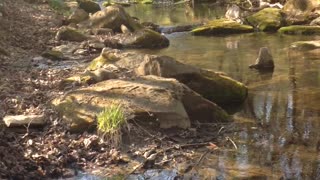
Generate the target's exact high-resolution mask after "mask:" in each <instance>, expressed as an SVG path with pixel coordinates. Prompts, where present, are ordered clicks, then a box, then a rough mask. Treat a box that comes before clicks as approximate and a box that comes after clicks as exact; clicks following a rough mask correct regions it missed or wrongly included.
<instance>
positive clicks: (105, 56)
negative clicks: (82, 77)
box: [87, 48, 120, 71]
mask: <svg viewBox="0 0 320 180" xmlns="http://www.w3.org/2000/svg"><path fill="white" fill-rule="evenodd" d="M115 51H117V50H115ZM118 60H120V58H119V57H118V56H117V55H116V52H114V51H110V49H109V48H103V49H102V51H101V54H100V55H99V56H98V57H97V58H95V59H93V60H92V61H91V63H90V64H89V66H88V67H87V69H88V70H89V71H94V70H97V69H99V68H101V67H103V66H104V65H105V64H109V63H114V62H116V61H118Z"/></svg>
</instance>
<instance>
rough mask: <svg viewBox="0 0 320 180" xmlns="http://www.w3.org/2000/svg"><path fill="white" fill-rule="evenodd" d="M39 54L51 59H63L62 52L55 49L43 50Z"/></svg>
mask: <svg viewBox="0 0 320 180" xmlns="http://www.w3.org/2000/svg"><path fill="white" fill-rule="evenodd" d="M41 56H42V57H44V58H48V59H51V60H63V59H64V56H63V53H62V52H60V51H55V50H48V51H45V52H43V53H42V54H41Z"/></svg>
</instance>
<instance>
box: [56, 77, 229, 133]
mask: <svg viewBox="0 0 320 180" xmlns="http://www.w3.org/2000/svg"><path fill="white" fill-rule="evenodd" d="M84 92H85V93H84ZM112 103H120V104H121V105H122V106H123V107H125V108H124V109H125V114H127V115H128V116H126V117H128V120H129V119H131V118H135V119H136V120H141V121H143V122H146V123H149V122H155V121H154V120H157V121H156V122H158V123H159V127H160V128H172V127H179V128H188V127H190V124H191V122H195V121H199V122H226V121H228V120H229V116H228V115H227V113H226V112H225V111H224V110H222V109H221V108H220V107H218V106H217V105H215V104H214V103H212V102H210V101H208V100H206V99H204V98H202V97H201V96H200V95H199V94H197V93H195V92H194V91H192V90H191V89H189V88H188V87H186V86H184V85H183V84H181V83H179V82H178V81H176V80H175V79H165V78H160V77H156V76H145V77H139V78H134V79H132V78H131V79H122V80H108V81H103V82H100V83H97V84H95V85H93V86H90V87H87V88H80V89H78V90H75V91H71V92H69V93H68V94H66V95H65V96H64V97H62V98H59V99H55V100H53V101H52V104H53V105H54V106H55V107H56V109H57V110H58V111H59V112H60V113H61V114H62V115H63V117H64V120H65V121H66V122H67V123H68V124H69V125H70V130H71V131H72V132H83V131H85V130H87V129H89V128H90V127H93V126H94V122H95V117H96V115H97V114H98V113H99V112H100V111H102V110H103V109H104V108H105V107H107V106H109V105H110V104H112ZM204 115H205V116H204ZM156 124H157V123H156Z"/></svg>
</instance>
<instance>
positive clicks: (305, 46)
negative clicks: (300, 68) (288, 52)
mask: <svg viewBox="0 0 320 180" xmlns="http://www.w3.org/2000/svg"><path fill="white" fill-rule="evenodd" d="M290 47H291V48H295V49H298V50H306V51H309V50H314V49H319V48H320V41H297V42H294V43H292V44H291V46H290Z"/></svg>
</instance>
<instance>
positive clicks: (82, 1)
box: [77, 0, 101, 13]
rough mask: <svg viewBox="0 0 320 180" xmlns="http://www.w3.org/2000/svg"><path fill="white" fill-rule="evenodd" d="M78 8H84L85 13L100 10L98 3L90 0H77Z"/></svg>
mask: <svg viewBox="0 0 320 180" xmlns="http://www.w3.org/2000/svg"><path fill="white" fill-rule="evenodd" d="M77 2H78V4H79V8H81V9H83V10H85V11H86V12H87V13H96V12H98V11H100V10H101V8H100V6H99V4H98V3H96V2H94V1H91V0H77Z"/></svg>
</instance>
